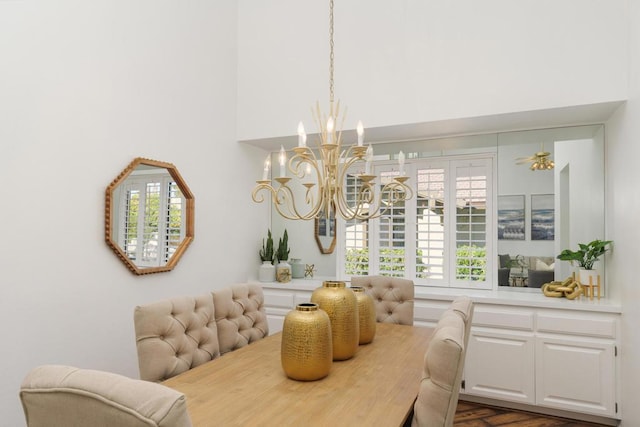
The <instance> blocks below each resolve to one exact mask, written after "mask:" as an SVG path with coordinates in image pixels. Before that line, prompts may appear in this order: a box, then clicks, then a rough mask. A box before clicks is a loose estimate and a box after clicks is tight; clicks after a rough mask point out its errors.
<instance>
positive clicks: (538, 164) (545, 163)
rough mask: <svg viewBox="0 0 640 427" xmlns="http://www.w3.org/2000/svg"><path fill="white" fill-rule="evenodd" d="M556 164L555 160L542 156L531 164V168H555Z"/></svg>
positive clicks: (534, 169) (538, 169)
mask: <svg viewBox="0 0 640 427" xmlns="http://www.w3.org/2000/svg"><path fill="white" fill-rule="evenodd" d="M555 165H556V164H555V163H554V161H553V160H549V158H547V157H540V158H539V159H538V160H536V161H535V162H533V163H532V164H531V166H530V167H529V169H531V170H532V171H542V170H549V169H553V168H554V167H555Z"/></svg>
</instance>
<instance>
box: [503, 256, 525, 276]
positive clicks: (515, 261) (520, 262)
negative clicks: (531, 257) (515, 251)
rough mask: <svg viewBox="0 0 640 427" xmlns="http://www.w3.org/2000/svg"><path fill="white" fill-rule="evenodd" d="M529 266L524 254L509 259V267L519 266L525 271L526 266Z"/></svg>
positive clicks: (521, 270)
mask: <svg viewBox="0 0 640 427" xmlns="http://www.w3.org/2000/svg"><path fill="white" fill-rule="evenodd" d="M526 266H527V263H526V262H525V260H524V256H522V255H516V257H515V258H511V259H510V260H509V261H507V265H506V267H507V268H519V269H520V272H521V273H522V272H523V271H524V268H525V267H526Z"/></svg>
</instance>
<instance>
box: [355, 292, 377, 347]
mask: <svg viewBox="0 0 640 427" xmlns="http://www.w3.org/2000/svg"><path fill="white" fill-rule="evenodd" d="M351 290H352V291H353V293H354V294H356V300H357V301H358V323H359V325H360V341H359V342H360V344H369V343H370V342H371V341H373V337H375V335H376V307H375V305H374V303H373V299H372V298H371V296H369V295H367V294H366V292H365V291H364V288H363V287H362V286H352V287H351Z"/></svg>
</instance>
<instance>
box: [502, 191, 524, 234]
mask: <svg viewBox="0 0 640 427" xmlns="http://www.w3.org/2000/svg"><path fill="white" fill-rule="evenodd" d="M524 234H525V233H524V195H516V196H498V239H499V240H524Z"/></svg>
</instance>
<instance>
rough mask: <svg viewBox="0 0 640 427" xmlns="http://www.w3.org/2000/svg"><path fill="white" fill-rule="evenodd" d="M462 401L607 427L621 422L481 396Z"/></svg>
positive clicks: (466, 397) (462, 397)
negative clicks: (605, 426)
mask: <svg viewBox="0 0 640 427" xmlns="http://www.w3.org/2000/svg"><path fill="white" fill-rule="evenodd" d="M460 400H461V401H467V402H473V403H481V404H483V405H491V406H498V407H501V408H509V409H516V410H520V411H527V412H535V413H537V414H544V415H551V416H554V417H562V418H569V419H571V420H579V421H586V422H591V423H598V424H604V425H607V426H618V425H620V420H617V419H614V418H607V417H601V416H598V415H589V414H580V413H578V412H571V411H563V410H560V409H553V408H543V407H540V406H535V405H526V404H523V403H517V402H507V401H504V400H498V399H489V398H486V397H480V396H470V395H467V394H465V395H462V394H460Z"/></svg>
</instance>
